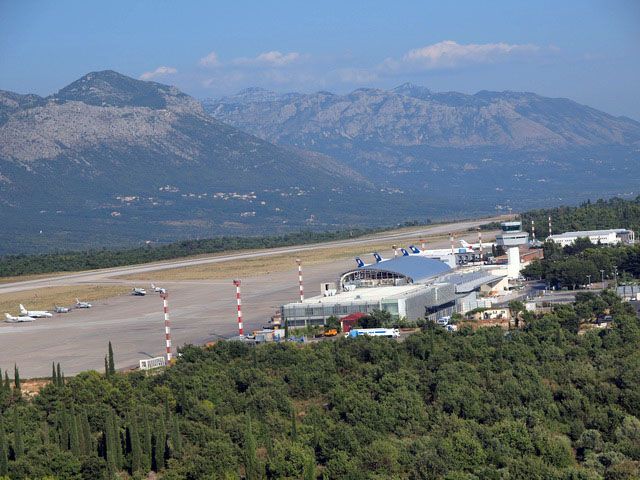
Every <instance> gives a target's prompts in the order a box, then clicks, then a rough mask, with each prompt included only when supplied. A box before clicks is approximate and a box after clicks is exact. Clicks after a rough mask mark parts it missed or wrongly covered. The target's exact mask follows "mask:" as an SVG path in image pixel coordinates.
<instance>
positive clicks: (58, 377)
mask: <svg viewBox="0 0 640 480" xmlns="http://www.w3.org/2000/svg"><path fill="white" fill-rule="evenodd" d="M56 382H57V385H58V386H59V387H61V386H62V374H61V373H60V362H58V375H57V380H56Z"/></svg>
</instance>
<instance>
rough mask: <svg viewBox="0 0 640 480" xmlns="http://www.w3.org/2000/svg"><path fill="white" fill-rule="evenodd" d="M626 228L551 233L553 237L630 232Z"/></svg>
mask: <svg viewBox="0 0 640 480" xmlns="http://www.w3.org/2000/svg"><path fill="white" fill-rule="evenodd" d="M628 232H629V230H628V229H626V228H612V229H608V230H582V231H579V232H564V233H558V234H556V235H551V238H572V237H592V236H596V235H611V234H612V233H622V234H624V233H628Z"/></svg>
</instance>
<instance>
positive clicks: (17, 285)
mask: <svg viewBox="0 0 640 480" xmlns="http://www.w3.org/2000/svg"><path fill="white" fill-rule="evenodd" d="M499 219H502V217H495V218H487V219H483V220H467V221H462V222H456V223H448V224H445V225H433V226H425V227H423V228H419V229H416V230H412V231H410V232H401V233H389V234H384V235H376V236H372V237H367V238H356V239H353V240H339V241H336V242H327V243H316V244H311V245H300V246H294V247H282V248H273V249H269V250H260V251H256V252H247V253H234V254H228V255H218V256H211V257H199V258H190V259H189V258H187V259H183V260H170V261H167V262H158V263H153V264H149V265H146V264H145V265H134V266H130V267H116V268H109V269H104V270H96V271H86V272H80V273H72V274H69V275H60V276H57V277H49V278H41V279H36V280H26V281H22V282H14V283H5V284H2V285H0V295H1V294H3V293H12V292H21V291H24V290H31V289H34V288H41V287H51V286H55V285H72V284H74V283H92V282H100V281H101V280H104V279H106V278H109V277H115V276H119V275H128V274H136V273H147V272H154V271H157V270H165V269H167V268H180V267H188V266H192V265H203V264H208V263H219V262H227V261H230V260H241V259H245V258H258V257H268V256H272V255H282V254H287V253H296V252H303V251H306V250H316V249H319V248H336V247H341V246H344V247H346V246H353V245H361V244H362V245H364V244H367V243H378V242H380V241H384V240H388V241H394V240H401V239H403V238H407V237H415V236H420V235H424V236H427V235H440V234H447V233H449V232H459V231H461V230H462V231H464V230H467V229H469V228H474V227H477V226H478V225H482V224H485V223H489V222H492V221H495V220H499ZM471 240H473V241H475V239H474V238H471V239H470V240H469V241H471ZM442 246H446V245H440V246H439V248H442Z"/></svg>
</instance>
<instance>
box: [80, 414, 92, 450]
mask: <svg viewBox="0 0 640 480" xmlns="http://www.w3.org/2000/svg"><path fill="white" fill-rule="evenodd" d="M78 432H79V434H80V450H81V451H82V454H83V455H91V452H92V451H93V442H92V441H91V426H90V425H89V419H88V418H87V412H86V411H85V410H82V411H81V412H80V426H79V427H78Z"/></svg>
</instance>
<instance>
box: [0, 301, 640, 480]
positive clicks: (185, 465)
mask: <svg viewBox="0 0 640 480" xmlns="http://www.w3.org/2000/svg"><path fill="white" fill-rule="evenodd" d="M604 312H608V313H610V314H611V315H612V316H613V318H614V321H613V323H612V326H611V328H606V329H596V330H590V331H587V332H586V333H584V332H583V333H582V334H578V327H579V325H580V323H581V318H586V319H589V318H592V317H596V316H598V315H601V314H602V313H604ZM519 324H520V328H519V329H514V330H511V331H508V332H505V331H504V330H502V329H500V328H498V327H494V328H484V329H478V330H477V331H473V329H472V328H470V327H462V328H461V329H460V331H459V332H448V331H446V330H444V329H441V328H439V327H437V326H436V325H434V324H431V323H429V324H427V325H426V326H425V327H424V328H423V330H422V331H421V332H418V333H415V334H413V335H411V336H409V337H408V338H407V339H406V340H405V341H403V342H398V341H395V340H391V339H385V338H367V337H360V338H355V339H346V338H338V339H335V340H326V341H322V342H318V343H315V344H310V345H298V344H293V343H289V342H286V343H279V344H267V345H261V346H258V347H251V346H248V345H245V344H243V343H240V342H226V341H221V342H219V343H217V344H216V345H214V346H211V347H209V348H206V349H201V348H197V347H193V346H185V347H183V348H182V349H181V350H180V351H181V354H182V356H181V357H180V358H179V359H178V361H177V362H176V363H175V364H173V365H171V366H170V367H168V368H166V369H165V370H164V371H162V372H159V373H158V374H156V375H149V376H146V375H145V374H144V372H131V373H116V372H115V371H114V369H113V356H112V354H111V353H109V355H108V358H105V371H106V372H105V374H102V373H98V372H96V371H88V372H84V373H81V374H79V375H77V376H75V377H73V378H68V379H64V375H63V373H61V371H60V370H61V369H60V368H59V367H57V368H56V367H54V368H53V369H52V382H51V383H49V384H47V385H46V386H44V387H43V388H42V390H41V391H40V393H39V394H38V395H36V396H34V397H33V398H30V399H27V398H23V397H22V396H21V394H20V393H19V392H20V390H19V385H20V379H19V373H18V370H17V368H16V370H15V374H14V377H16V378H14V379H13V381H12V380H10V379H9V375H8V374H6V375H5V380H4V382H3V388H2V389H1V391H2V393H1V394H0V400H1V402H0V405H1V414H0V478H1V477H2V475H8V476H9V478H12V479H22V478H25V477H27V476H29V477H30V478H43V477H52V478H59V479H92V480H93V479H107V478H156V477H154V476H153V475H150V474H149V472H158V476H159V478H162V479H172V480H174V479H175V480H178V479H185V480H186V479H194V480H195V479H218V478H222V479H225V478H226V479H239V478H247V479H320V478H321V479H431V478H435V479H440V478H441V479H487V480H489V479H491V480H492V479H506V478H509V479H523V480H524V479H526V480H530V479H566V480H579V479H584V480H591V479H593V480H595V479H607V480H618V479H632V478H638V476H639V475H640V466H639V465H640V463H639V461H640V419H639V418H638V416H639V412H640V320H639V319H638V318H637V317H636V315H635V312H634V311H633V309H632V308H631V306H630V305H629V304H628V303H623V302H621V301H620V300H619V298H618V297H617V296H616V295H615V294H613V293H612V292H611V291H610V290H607V291H605V292H603V293H602V295H601V296H596V295H594V294H589V295H581V296H579V297H578V304H577V305H575V306H559V307H557V309H556V310H555V311H554V312H553V313H548V314H544V315H535V314H532V313H529V312H524V313H522V314H521V319H520V322H519ZM115 347H116V348H115V349H114V350H115V351H116V355H117V345H116V346H115ZM16 385H17V386H18V388H16Z"/></svg>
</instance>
